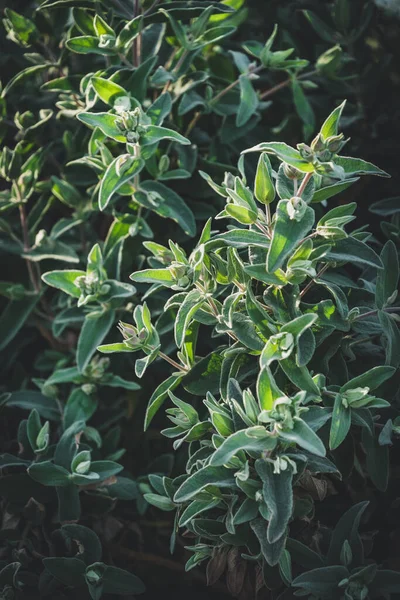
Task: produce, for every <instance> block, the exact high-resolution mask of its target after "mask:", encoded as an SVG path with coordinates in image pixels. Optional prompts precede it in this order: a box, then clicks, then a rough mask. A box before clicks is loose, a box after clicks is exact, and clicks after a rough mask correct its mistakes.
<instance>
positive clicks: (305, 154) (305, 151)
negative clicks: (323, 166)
mask: <svg viewBox="0 0 400 600" xmlns="http://www.w3.org/2000/svg"><path fill="white" fill-rule="evenodd" d="M297 149H298V151H299V152H300V156H301V157H302V158H304V160H306V161H307V162H312V161H313V160H314V152H313V151H312V149H311V148H310V146H307V144H297Z"/></svg>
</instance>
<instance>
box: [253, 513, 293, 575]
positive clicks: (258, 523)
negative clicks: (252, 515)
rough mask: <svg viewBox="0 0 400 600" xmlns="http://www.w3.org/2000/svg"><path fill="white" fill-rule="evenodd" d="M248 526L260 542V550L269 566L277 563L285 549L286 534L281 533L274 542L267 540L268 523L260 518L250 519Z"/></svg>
mask: <svg viewBox="0 0 400 600" xmlns="http://www.w3.org/2000/svg"><path fill="white" fill-rule="evenodd" d="M250 527H251V528H252V530H253V531H254V533H255V535H256V537H257V539H258V541H259V543H260V547H261V552H262V555H263V557H264V558H265V560H266V562H267V564H268V565H270V566H271V567H273V566H275V565H277V564H278V563H279V561H280V558H281V556H282V552H283V551H284V549H285V543H286V535H283V536H282V537H281V538H279V540H277V541H276V542H274V543H271V542H269V541H268V537H267V530H268V523H267V521H265V519H261V518H260V519H255V520H254V521H251V523H250Z"/></svg>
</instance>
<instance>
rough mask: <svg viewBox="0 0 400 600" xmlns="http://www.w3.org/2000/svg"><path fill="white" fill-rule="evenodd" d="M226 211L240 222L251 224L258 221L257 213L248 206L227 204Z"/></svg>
mask: <svg viewBox="0 0 400 600" xmlns="http://www.w3.org/2000/svg"><path fill="white" fill-rule="evenodd" d="M225 211H226V212H227V213H228V215H229V216H231V217H232V218H233V219H235V220H236V221H239V223H243V224H244V225H251V224H252V223H255V222H256V221H257V213H256V212H255V211H253V210H251V209H250V208H247V207H246V206H237V205H236V204H227V205H226V206H225Z"/></svg>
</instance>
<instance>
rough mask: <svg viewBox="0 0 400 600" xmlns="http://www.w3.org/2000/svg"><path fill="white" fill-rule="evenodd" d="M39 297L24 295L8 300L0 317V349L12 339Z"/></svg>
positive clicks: (37, 295)
mask: <svg viewBox="0 0 400 600" xmlns="http://www.w3.org/2000/svg"><path fill="white" fill-rule="evenodd" d="M39 298H40V295H39V294H35V295H32V296H24V297H23V298H21V300H10V301H9V303H8V304H7V306H6V308H5V309H4V310H3V313H2V315H1V317H0V350H4V348H6V346H7V345H8V344H9V343H10V342H11V341H12V340H13V339H14V337H15V336H16V335H17V333H18V332H19V331H20V329H21V328H22V327H23V325H24V324H25V323H26V321H27V319H28V318H29V315H30V314H31V312H32V311H33V309H34V308H35V306H36V304H37V303H38V301H39Z"/></svg>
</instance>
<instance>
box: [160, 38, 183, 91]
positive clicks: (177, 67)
mask: <svg viewBox="0 0 400 600" xmlns="http://www.w3.org/2000/svg"><path fill="white" fill-rule="evenodd" d="M188 54H189V50H187V49H185V50H184V51H183V52H182V54H181V55H180V57H179V58H178V61H177V63H176V65H175V66H174V68H173V69H172V72H173V73H175V75H176V74H177V73H178V71H179V69H180V68H181V66H182V64H183V61H184V60H185V58H186V57H187V55H188ZM170 85H171V81H170V80H169V81H167V83H166V84H165V85H164V88H163V91H162V93H163V94H164V93H165V92H168V90H169V87H170Z"/></svg>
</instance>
